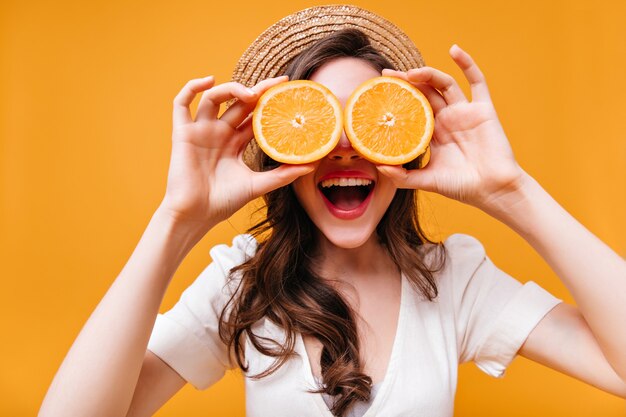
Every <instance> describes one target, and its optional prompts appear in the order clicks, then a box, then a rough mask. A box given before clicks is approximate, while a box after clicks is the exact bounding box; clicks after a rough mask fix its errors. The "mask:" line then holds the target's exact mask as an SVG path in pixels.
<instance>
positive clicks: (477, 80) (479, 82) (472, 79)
mask: <svg viewBox="0 0 626 417" xmlns="http://www.w3.org/2000/svg"><path fill="white" fill-rule="evenodd" d="M450 55H451V56H452V59H454V62H456V64H457V65H458V66H459V68H461V70H463V74H465V78H467V81H468V82H469V83H470V87H471V89H472V100H477V101H491V97H490V95H489V89H488V88H487V81H486V80H485V76H484V75H483V73H482V71H481V70H480V68H478V65H476V63H475V62H474V60H473V59H472V57H471V56H470V55H469V54H468V53H467V52H465V51H464V50H463V49H461V48H460V47H459V46H458V45H456V44H454V45H452V48H450Z"/></svg>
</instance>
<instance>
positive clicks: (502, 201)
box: [480, 168, 541, 226]
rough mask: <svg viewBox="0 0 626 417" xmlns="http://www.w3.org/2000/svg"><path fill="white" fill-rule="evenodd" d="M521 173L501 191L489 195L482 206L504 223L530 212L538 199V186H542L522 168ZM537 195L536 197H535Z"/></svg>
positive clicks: (509, 222)
mask: <svg viewBox="0 0 626 417" xmlns="http://www.w3.org/2000/svg"><path fill="white" fill-rule="evenodd" d="M520 170H521V172H520V175H519V176H517V177H516V178H515V180H514V181H511V182H510V183H509V184H507V186H506V187H504V188H503V189H501V190H500V191H499V192H497V193H494V194H492V195H490V196H488V197H487V198H486V199H485V202H484V203H483V204H482V206H481V207H480V208H481V209H482V210H483V211H484V212H486V213H487V214H489V215H491V216H493V217H495V218H496V219H498V220H500V221H502V222H503V223H505V224H507V225H509V226H513V225H512V224H511V223H512V222H515V220H517V219H520V215H523V216H525V215H526V214H528V213H529V212H530V209H531V207H530V205H531V204H532V202H533V201H536V198H535V197H536V194H537V192H538V188H539V189H540V188H541V187H540V186H539V184H538V183H537V181H535V179H534V178H533V177H531V176H530V175H529V174H528V173H527V172H526V171H524V170H523V169H521V168H520ZM533 196H535V197H533Z"/></svg>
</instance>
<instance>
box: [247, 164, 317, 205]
mask: <svg viewBox="0 0 626 417" xmlns="http://www.w3.org/2000/svg"><path fill="white" fill-rule="evenodd" d="M315 165H316V164H315V163H311V164H304V165H288V164H283V165H281V166H279V167H278V168H276V169H272V170H271V171H264V172H255V173H254V174H253V185H252V193H253V196H254V198H256V197H259V196H261V195H263V194H266V193H269V192H270V191H273V190H275V189H277V188H279V187H283V186H285V185H287V184H291V183H292V182H293V181H295V180H296V179H297V178H298V177H301V176H303V175H306V174H308V173H310V172H312V171H313V170H314V169H315Z"/></svg>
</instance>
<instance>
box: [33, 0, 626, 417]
mask: <svg viewBox="0 0 626 417" xmlns="http://www.w3.org/2000/svg"><path fill="white" fill-rule="evenodd" d="M364 14H365V17H366V18H365V17H364ZM355 15H359V16H360V17H361V18H363V19H362V20H355V18H354V16H355ZM311 17H314V18H315V19H311ZM326 18H327V19H328V21H327V22H325V23H324V25H325V27H331V26H330V25H331V22H332V25H333V26H332V27H333V30H332V31H331V34H330V35H328V36H326V35H324V36H322V37H321V38H320V39H321V40H320V41H319V42H316V43H314V44H313V45H312V46H309V47H307V48H303V50H302V51H301V50H297V51H291V52H289V51H288V50H287V48H286V47H287V45H290V44H289V43H288V42H289V41H293V39H294V38H293V37H290V35H292V34H289V33H283V32H285V28H288V30H291V31H295V32H298V33H308V32H307V30H309V29H312V23H311V22H312V21H314V22H319V21H320V20H323V19H326ZM377 19H378V20H377ZM338 22H339V23H338ZM355 22H356V23H355ZM359 22H360V23H359ZM355 26H356V27H355ZM373 26H374V27H375V28H376V29H377V30H378V29H380V30H379V31H376V30H374V31H372V27H373ZM270 29H272V30H274V32H272V31H269V32H266V33H269V34H270V35H271V36H269V35H268V37H267V38H268V39H271V40H272V42H275V43H276V45H279V46H281V48H277V49H276V50H275V51H273V52H272V50H269V49H266V50H265V53H260V52H259V48H260V49H263V48H261V46H263V45H266V44H265V43H263V42H260V41H259V40H257V41H256V46H257V47H259V48H256V49H255V48H253V49H252V51H256V53H254V54H253V53H251V52H250V50H249V51H248V53H247V54H244V57H242V61H241V62H244V63H245V64H246V65H250V63H254V62H257V61H258V62H261V61H262V60H263V59H266V58H267V59H269V58H268V57H270V58H272V59H274V58H276V59H274V60H273V61H271V62H273V64H272V65H269V66H268V67H269V68H271V69H272V70H274V71H278V72H279V73H281V72H284V73H286V74H288V75H290V76H291V78H292V79H296V78H308V79H311V80H313V81H316V82H318V83H321V84H323V85H325V86H326V87H328V88H329V89H330V90H331V91H332V92H333V93H334V94H335V95H336V96H337V97H338V98H339V99H340V101H342V102H343V103H345V100H346V99H347V97H348V95H349V94H350V93H351V92H352V91H353V90H354V89H355V88H356V87H357V86H358V85H360V84H361V83H363V82H365V81H366V80H368V79H371V78H372V77H375V76H378V75H380V74H381V73H382V74H383V75H389V76H396V77H400V78H402V79H405V80H407V81H409V82H411V83H412V84H414V85H415V86H416V87H418V88H419V89H420V90H422V92H424V94H425V95H426V96H427V97H428V99H429V101H430V102H431V104H432V106H433V110H434V112H435V117H436V126H435V134H434V139H433V142H432V144H431V155H432V156H431V160H430V162H429V163H428V165H427V166H426V167H425V168H422V169H416V168H417V166H418V164H419V161H414V162H413V163H411V164H407V165H406V166H404V167H392V166H376V165H374V164H372V163H370V162H369V161H367V160H365V159H363V158H362V157H360V156H359V155H358V154H357V153H356V152H355V151H354V149H352V147H351V146H350V143H349V141H348V140H347V139H346V138H345V136H344V137H342V139H341V141H340V143H339V144H338V145H337V147H336V148H335V149H334V150H333V151H332V152H331V153H330V154H329V155H328V156H326V157H325V158H323V159H322V160H321V161H318V162H316V163H313V164H308V165H302V166H288V165H280V166H278V165H277V164H275V163H273V161H271V160H270V159H269V158H267V157H265V156H264V155H263V154H261V153H259V152H258V150H257V151H255V150H254V149H252V150H251V151H250V153H251V154H252V155H253V156H256V157H257V159H256V164H257V165H256V167H257V171H256V172H254V171H251V170H250V169H249V168H248V167H247V166H246V165H245V163H244V158H243V153H244V149H245V148H246V145H247V144H248V142H249V141H250V139H251V137H252V130H251V126H250V120H249V118H248V114H249V113H250V111H251V109H253V108H254V105H255V104H256V101H257V100H258V98H259V96H260V95H261V94H262V93H263V92H264V91H266V90H267V89H268V88H270V87H271V86H273V85H276V84H278V83H280V82H284V81H286V77H278V78H268V79H265V80H263V81H260V82H258V83H257V82H256V80H255V79H254V77H257V78H259V77H260V79H263V78H267V77H265V76H263V71H262V70H263V68H264V67H263V66H262V65H260V64H259V65H252V68H253V69H258V68H260V70H259V71H252V70H250V71H248V72H246V71H243V74H244V75H241V74H242V73H239V72H236V73H235V74H236V76H235V79H238V80H239V81H242V82H243V84H246V85H252V88H247V87H245V86H244V85H243V84H242V83H238V82H231V83H226V84H221V85H214V80H213V78H212V77H207V78H203V79H197V80H192V81H190V82H189V83H188V84H187V85H186V86H185V87H184V88H183V89H182V90H181V92H180V93H179V95H178V96H177V97H176V99H175V102H174V115H173V117H174V130H173V149H172V159H171V165H170V171H169V175H168V185H167V190H166V195H165V197H164V200H163V202H162V204H161V205H160V206H159V208H158V209H157V211H156V212H155V214H154V216H153V218H152V221H151V222H150V225H149V226H148V228H147V229H146V231H145V233H144V235H143V236H142V238H141V241H140V242H139V244H138V246H137V248H136V250H135V252H134V253H133V255H132V256H131V258H130V260H129V262H128V263H127V265H126V266H125V267H124V269H123V271H122V272H121V274H120V276H119V277H118V278H117V279H116V281H115V282H114V284H113V285H112V287H111V288H110V290H109V291H108V292H107V294H106V296H105V297H104V298H103V300H102V302H101V303H100V304H99V305H98V307H97V309H96V311H95V312H94V313H93V314H92V316H91V317H90V319H89V321H88V322H87V324H86V325H85V327H84V329H83V330H82V331H81V334H80V335H79V336H78V338H77V340H76V341H75V343H74V345H73V346H72V348H71V350H70V352H69V353H68V355H67V357H66V359H65V361H64V362H63V364H62V366H61V369H60V370H59V372H58V373H57V375H56V376H55V379H54V381H53V383H52V386H51V387H50V390H49V392H48V395H47V396H46V399H45V400H44V404H43V406H42V410H41V415H64V416H67V415H106V416H115V415H150V414H152V413H153V412H154V411H156V410H157V409H158V408H159V407H160V406H161V405H162V404H163V403H165V402H166V401H167V400H168V399H169V398H170V397H171V396H173V395H174V394H175V393H176V392H177V391H178V390H179V389H180V388H182V386H184V384H185V383H186V382H190V383H192V384H193V385H194V386H196V387H197V388H205V387H207V386H210V385H211V384H213V383H215V382H216V381H217V380H218V379H219V378H221V376H222V375H223V373H224V370H225V369H228V368H231V367H235V366H239V367H240V368H242V369H243V370H244V372H245V373H246V376H247V377H248V378H246V396H247V399H246V403H247V411H248V414H249V415H259V416H265V415H272V416H277V415H285V416H294V415H297V416H308V415H311V416H317V415H326V416H331V415H341V416H361V415H367V416H373V415H428V416H450V415H452V413H453V402H454V391H455V388H456V369H457V368H456V367H457V365H458V363H459V362H466V361H470V360H472V361H474V362H476V364H477V365H478V366H479V367H480V368H481V369H483V370H484V371H485V372H487V373H488V374H491V375H494V376H500V375H502V373H503V372H504V369H505V368H506V366H507V365H508V364H509V363H510V361H511V360H512V359H513V358H514V356H515V355H516V354H521V355H523V356H525V357H527V358H530V359H533V360H535V361H537V362H539V363H542V364H544V365H547V366H549V367H552V368H554V369H556V370H558V371H561V372H564V373H567V374H569V375H572V376H574V377H576V378H579V379H581V380H583V381H585V382H588V383H590V384H592V385H595V386H597V387H599V388H601V389H603V390H605V391H607V392H611V393H613V394H616V395H619V396H622V397H626V382H624V381H625V380H626V357H625V356H624V354H623V353H622V352H623V351H624V346H626V335H625V334H623V332H621V333H619V332H615V329H618V328H619V325H620V323H623V321H624V318H626V308H625V307H624V303H623V302H622V301H621V300H620V298H619V294H624V293H625V292H626V282H625V281H624V279H623V278H624V276H626V265H625V262H624V260H623V259H621V258H620V257H619V256H618V255H617V254H615V253H614V252H613V251H611V250H610V248H608V247H607V246H606V245H604V244H603V243H602V242H600V241H599V240H598V239H597V238H595V236H593V235H592V234H591V233H589V232H588V231H587V230H586V229H585V228H584V227H583V226H582V225H580V224H579V223H578V222H577V221H576V220H575V219H573V218H572V217H571V216H570V215H569V214H568V213H567V212H565V210H563V209H562V208H561V207H560V206H559V205H558V204H557V203H556V202H555V201H554V200H553V199H552V198H551V197H550V196H549V195H548V194H547V193H546V192H545V191H544V190H543V189H542V188H541V186H540V185H539V184H538V183H537V182H536V181H535V180H534V179H533V178H531V177H530V176H529V175H528V174H527V173H526V172H525V171H524V170H523V169H522V168H521V167H520V166H519V165H518V164H517V162H516V161H515V159H514V157H513V154H512V151H511V148H510V146H509V144H508V140H507V138H506V136H505V134H504V132H503V130H502V128H501V125H500V123H499V121H498V118H497V115H496V113H495V110H494V108H493V105H492V103H491V99H490V97H489V92H488V89H487V85H486V82H485V80H484V77H483V75H482V73H481V72H480V70H479V69H478V67H477V65H476V64H475V63H474V62H473V60H472V58H471V57H470V56H469V55H468V54H467V53H466V52H464V51H463V50H461V49H460V48H459V47H458V46H453V47H452V48H451V50H450V55H451V56H452V58H453V60H454V61H455V63H456V64H457V65H458V66H459V67H460V68H461V69H462V70H463V73H464V75H465V77H466V78H467V80H468V82H469V83H470V85H471V89H472V100H471V101H469V100H468V99H467V98H466V97H465V95H464V94H463V92H462V91H461V89H460V87H459V85H458V84H457V82H456V81H455V80H454V79H453V78H452V77H450V76H449V75H447V74H445V73H443V72H441V71H439V70H437V69H434V68H431V67H425V66H423V63H421V62H420V59H421V57H420V56H419V52H418V51H417V50H416V48H414V45H412V43H411V44H409V43H407V39H408V38H406V37H405V35H403V34H402V33H401V32H398V31H399V29H397V28H395V27H393V26H390V23H389V22H387V21H384V20H383V19H382V18H380V17H378V16H375V15H373V17H372V15H371V14H368V12H365V11H362V9H358V8H354V7H352V6H330V7H317V8H312V9H307V10H305V11H302V12H299V13H296V14H294V15H291V16H288V17H287V18H285V19H283V20H281V22H278V23H277V24H276V25H274V26H273V27H272V28H270ZM354 29H359V30H354ZM383 29H384V30H389V31H391V32H392V33H393V34H394V36H393V37H384V36H381V38H380V39H379V40H378V41H380V42H382V44H380V45H379V47H378V48H376V47H374V46H372V45H373V44H375V43H376V42H375V39H376V33H381V32H380V31H382V30H383ZM281 31H282V32H281ZM367 31H371V32H372V34H369V33H368V34H367V36H365V35H364V33H366V32H367ZM277 33H283V35H282V37H281V36H279V35H276V34H277ZM295 38H298V37H295ZM302 38H304V37H299V38H298V39H302ZM381 39H382V40H381ZM384 39H391V41H389V40H388V41H385V40H384ZM370 41H372V45H370ZM378 41H377V42H378ZM385 42H387V43H385ZM408 42H410V41H408ZM377 45H378V44H377ZM402 47H406V50H408V51H409V52H408V53H409V54H411V53H412V56H413V57H415V60H414V61H412V62H413V65H414V66H413V67H411V66H407V65H408V64H406V63H403V62H402V59H403V58H402V57H405V56H406V54H404V53H401V52H400V49H402ZM394 48H395V49H394ZM268 50H269V53H268ZM383 50H385V51H386V52H387V55H386V54H384V53H382V51H383ZM296 52H297V53H296ZM286 57H289V58H290V59H288V60H287V59H283V58H286ZM255 60H257V61H255ZM409 61H410V60H409ZM390 67H395V68H396V70H392V69H384V68H390ZM246 68H247V67H246ZM245 74H247V75H245ZM251 74H253V75H251ZM260 74H261V75H260ZM199 93H203V94H202V98H201V100H200V104H199V107H198V111H197V115H196V117H195V119H194V118H192V116H191V113H190V111H189V105H190V103H191V102H192V100H193V99H194V97H195V96H196V95H197V94H199ZM232 99H236V100H235V101H234V103H233V102H232V101H230V104H232V105H231V106H230V107H229V109H228V110H227V111H226V112H225V113H224V114H223V115H222V116H221V117H219V118H218V117H217V116H218V111H219V105H220V103H224V102H227V101H229V100H232ZM247 160H248V162H249V163H250V164H252V162H251V161H250V160H249V159H247ZM339 178H360V179H361V180H364V181H365V182H366V184H367V185H364V186H363V187H365V189H364V190H363V189H362V190H359V191H358V192H357V191H355V190H349V189H348V187H343V188H345V189H342V187H338V188H337V187H335V188H337V189H333V190H326V189H325V188H333V187H326V186H327V185H328V183H325V181H328V180H335V179H339ZM417 189H422V190H427V191H433V192H437V193H440V194H442V195H445V196H448V197H450V198H454V199H456V200H459V201H462V202H464V203H467V204H471V205H473V206H475V207H478V208H480V209H482V210H483V211H485V212H486V213H488V214H490V215H492V216H493V217H495V218H496V219H498V220H500V221H502V222H504V223H505V224H507V225H508V226H510V227H511V228H512V229H513V230H515V231H516V232H517V233H519V234H520V235H521V236H522V237H523V238H524V239H526V240H527V241H528V242H529V244H531V245H532V246H533V247H534V248H535V249H536V250H537V252H538V253H539V254H541V255H542V257H543V258H544V259H545V260H546V261H547V262H548V263H549V264H550V266H551V267H552V268H553V269H554V270H555V271H556V272H557V274H558V275H559V277H560V278H561V279H562V280H563V282H564V283H565V285H566V286H567V287H568V288H569V289H570V291H571V292H572V295H573V296H574V298H575V299H576V301H577V303H578V305H579V308H575V307H573V306H569V305H567V304H565V303H561V302H560V301H561V300H558V299H556V298H554V297H553V296H551V295H550V294H549V293H547V292H546V291H545V290H543V289H541V288H540V287H539V286H537V285H536V284H534V283H532V282H529V283H526V284H525V285H521V284H520V283H519V282H517V281H516V280H514V279H513V278H511V277H509V276H508V275H506V274H505V273H504V272H502V271H500V270H499V269H497V268H496V267H495V266H494V265H493V264H492V263H491V261H490V260H489V258H488V257H486V255H485V252H484V249H483V247H482V246H481V245H480V243H479V242H478V241H477V240H475V239H473V238H472V237H469V236H466V235H459V234H457V235H453V236H451V237H450V238H448V239H447V240H446V241H445V242H444V244H443V245H442V244H435V243H433V242H430V241H429V240H428V239H427V238H426V237H425V236H424V234H423V233H422V231H421V229H420V226H419V223H418V221H417V212H416V207H415V198H414V193H415V190H417ZM258 196H264V197H265V200H266V202H267V219H266V220H265V221H263V222H261V223H260V224H259V225H257V226H255V227H254V228H253V230H252V232H253V233H254V234H255V235H256V236H257V237H258V239H255V238H253V237H251V236H238V237H237V238H236V239H235V240H234V242H233V245H232V246H231V247H227V246H224V245H221V246H218V247H216V248H214V249H213V251H212V252H211V256H212V258H213V263H212V264H211V265H210V266H209V267H208V268H207V269H206V270H205V271H204V272H203V273H202V274H201V276H200V277H198V279H197V280H196V281H195V282H194V284H192V286H190V287H189V288H188V289H187V290H186V291H185V293H184V294H183V296H182V297H181V300H180V301H179V303H178V304H177V305H176V306H175V307H174V308H173V309H172V310H171V311H169V312H168V313H166V314H164V315H159V316H158V318H157V312H158V308H159V305H160V303H161V301H162V298H163V295H164V293H165V290H166V288H167V286H168V283H169V279H170V278H171V276H172V275H173V273H174V271H175V270H176V268H177V267H178V265H179V264H180V262H181V261H182V259H184V257H185V255H186V254H187V253H188V252H189V250H191V248H192V247H193V246H194V245H195V244H196V243H197V242H198V241H199V240H200V239H201V238H202V236H204V234H205V233H206V232H208V231H209V230H210V229H211V228H212V227H213V226H214V225H215V224H217V223H218V222H220V221H222V220H225V219H227V218H228V217H229V216H230V215H231V214H233V213H234V212H235V211H236V210H238V209H239V208H241V207H242V206H243V205H244V204H246V203H247V202H249V201H251V200H252V199H254V198H256V197H258ZM155 320H156V323H155ZM153 325H154V329H153ZM151 336H152V337H151ZM268 398H271V401H267V399H268Z"/></svg>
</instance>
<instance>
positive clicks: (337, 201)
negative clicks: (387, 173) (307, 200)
mask: <svg viewBox="0 0 626 417" xmlns="http://www.w3.org/2000/svg"><path fill="white" fill-rule="evenodd" d="M317 186H318V188H319V190H320V191H321V193H322V194H323V195H324V197H326V200H327V201H328V203H330V204H331V205H332V206H333V207H334V208H336V209H338V210H341V211H351V210H355V209H357V208H358V207H360V206H361V205H362V204H363V202H364V201H366V200H367V199H368V197H369V196H370V194H371V193H372V191H373V190H374V186H375V183H374V181H372V180H370V179H367V178H329V179H326V180H323V181H320V183H319V184H318V185H317Z"/></svg>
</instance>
